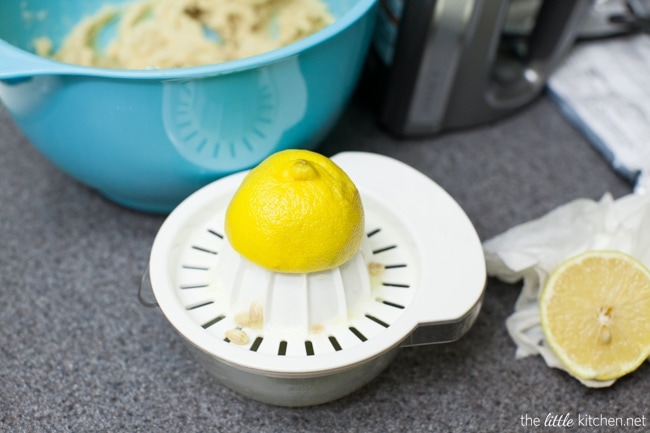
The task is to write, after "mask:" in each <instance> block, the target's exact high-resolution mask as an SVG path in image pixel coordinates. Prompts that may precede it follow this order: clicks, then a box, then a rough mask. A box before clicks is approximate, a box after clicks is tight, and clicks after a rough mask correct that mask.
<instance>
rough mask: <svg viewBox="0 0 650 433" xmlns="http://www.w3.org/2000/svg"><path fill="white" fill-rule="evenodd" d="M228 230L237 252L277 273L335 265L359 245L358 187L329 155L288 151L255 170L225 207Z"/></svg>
mask: <svg viewBox="0 0 650 433" xmlns="http://www.w3.org/2000/svg"><path fill="white" fill-rule="evenodd" d="M225 232H226V236H227V237H228V240H229V241H230V243H231V245H232V246H233V248H234V249H235V251H237V252H238V253H239V254H241V255H242V256H244V257H245V258H247V259H248V260H250V261H252V262H254V263H257V264H258V265H260V266H262V267H264V268H266V269H269V270H272V271H276V272H290V273H309V272H317V271H322V270H326V269H331V268H334V267H337V266H340V265H342V264H343V263H345V262H346V261H348V260H349V259H350V258H352V256H353V255H354V254H355V253H356V252H357V251H358V250H359V247H360V245H361V241H362V239H363V236H364V213H363V206H362V203H361V198H360V196H359V192H358V190H357V188H356V186H355V185H354V183H353V182H352V181H351V180H350V178H349V177H348V175H347V174H346V173H345V172H344V171H343V170H342V169H341V168H340V167H339V166H337V165H336V164H335V163H334V162H333V161H332V160H330V159H329V158H327V157H325V156H323V155H320V154H318V153H316V152H312V151H308V150H294V149H291V150H284V151H281V152H277V153H275V154H273V155H271V156H269V157H268V158H267V159H265V160H264V161H262V163H260V164H259V165H258V166H257V167H255V168H254V169H253V170H251V171H250V172H249V173H248V175H247V176H246V177H245V178H244V180H243V181H242V184H241V185H240V187H239V189H238V190H237V191H236V192H235V195H234V196H233V198H232V200H231V202H230V204H229V206H228V209H227V210H226V221H225Z"/></svg>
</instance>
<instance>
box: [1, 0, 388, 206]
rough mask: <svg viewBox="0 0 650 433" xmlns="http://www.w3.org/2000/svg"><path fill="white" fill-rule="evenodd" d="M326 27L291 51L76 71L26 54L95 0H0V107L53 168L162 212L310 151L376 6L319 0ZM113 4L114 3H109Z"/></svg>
mask: <svg viewBox="0 0 650 433" xmlns="http://www.w3.org/2000/svg"><path fill="white" fill-rule="evenodd" d="M326 2H327V3H328V4H329V7H330V10H331V11H332V13H333V14H334V15H335V16H336V18H337V20H336V21H335V22H334V23H333V24H331V25H330V26H328V27H327V28H325V29H323V30H321V31H320V32H318V33H315V34H314V35H312V36H310V37H307V38H305V39H303V40H301V41H298V42H296V43H294V44H292V45H289V46H286V47H283V48H281V49H277V50H274V51H271V52H268V53H264V54H260V55H257V56H254V57H249V58H245V59H240V60H235V61H230V62H225V63H221V64H214V65H208V66H198V67H192V68H179V69H167V70H147V71H129V70H114V69H102V68H88V67H80V66H74V65H69V64H64V63H60V62H55V61H52V60H49V59H45V58H42V57H39V56H37V55H35V54H33V53H32V52H33V41H34V39H36V38H38V37H42V36H47V37H49V38H50V39H51V40H52V41H53V42H54V44H55V46H56V45H57V44H58V43H59V42H60V41H61V40H62V38H63V37H64V36H65V35H66V34H67V33H68V32H69V31H70V29H71V28H72V27H73V26H74V24H75V23H77V22H78V20H79V19H81V18H82V17H83V16H86V15H88V14H92V13H94V12H96V11H97V10H99V8H100V7H101V6H102V5H103V4H104V3H105V0H66V1H60V2H52V1H51V0H29V1H25V0H13V1H12V0H3V1H2V2H0V100H1V101H2V103H3V104H4V105H5V107H6V109H7V110H8V112H9V113H10V115H11V117H12V118H13V119H14V120H15V122H16V124H17V125H18V126H19V127H20V128H21V130H22V131H23V133H24V134H25V136H26V137H27V138H28V139H29V140H30V141H31V142H32V144H33V145H34V146H35V147H36V148H38V149H39V150H40V151H41V152H42V153H43V154H44V155H45V156H46V157H47V158H48V159H50V160H51V161H52V162H53V163H54V164H55V165H56V166H58V167H59V168H60V169H61V170H63V171H64V172H66V173H68V174H69V175H70V176H72V177H74V178H75V179H77V180H78V181H80V182H82V183H84V184H86V185H88V186H90V187H91V188H94V189H96V190H98V191H99V192H100V193H101V194H103V195H104V196H106V197H107V198H109V199H110V200H113V201H115V202H117V203H119V204H121V205H124V206H126V207H130V208H134V209H138V210H142V211H147V212H156V213H167V212H169V211H171V210H172V209H173V208H174V207H175V206H176V205H177V204H178V203H180V202H181V201H182V200H183V199H184V198H185V197H187V196H188V195H189V194H191V193H192V192H194V191H195V190H197V189H198V188H200V187H202V186H204V185H206V184H207V183H209V182H212V181H213V180H215V179H218V178H220V177H223V176H225V175H228V174H231V173H233V172H237V171H240V170H244V169H248V168H250V167H252V166H254V165H256V164H258V163H259V162H260V161H262V160H263V159H264V158H265V157H266V156H268V155H269V154H271V153H274V152H276V151H279V150H282V149H287V148H304V149H313V148H315V147H316V146H317V145H318V144H319V142H320V141H321V140H322V139H323V138H324V136H325V135H326V134H327V133H328V132H329V131H330V129H331V128H332V126H333V125H334V123H335V122H336V121H337V119H338V118H339V117H340V115H341V113H342V111H343V109H344V108H345V105H346V103H347V101H348V100H349V97H350V95H351V93H352V91H353V89H354V87H355V85H356V83H357V81H358V79H359V76H360V73H361V70H362V67H363V64H364V61H365V58H366V54H367V50H368V47H369V42H370V39H371V36H372V32H373V27H374V22H375V17H374V13H375V9H376V0H326ZM113 3H115V4H118V3H125V1H124V0H122V1H120V0H116V1H113Z"/></svg>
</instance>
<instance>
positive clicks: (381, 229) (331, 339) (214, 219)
mask: <svg viewBox="0 0 650 433" xmlns="http://www.w3.org/2000/svg"><path fill="white" fill-rule="evenodd" d="M331 159H332V160H333V161H334V162H335V163H336V164H337V165H339V166H340V167H341V168H342V169H343V170H344V171H345V172H346V173H347V174H348V176H349V177H350V178H351V179H352V181H353V182H354V183H355V185H356V186H357V189H358V190H359V193H360V195H361V199H362V202H363V206H364V213H365V225H366V227H365V228H366V238H365V239H364V241H363V243H362V247H361V249H360V251H359V252H357V254H356V255H355V256H354V257H353V258H352V259H350V260H349V261H348V262H346V263H345V264H343V265H342V266H340V267H339V268H336V269H333V270H328V271H322V272H315V273H310V274H287V273H275V272H271V271H268V270H266V269H263V268H261V267H260V266H258V265H256V264H254V263H252V262H249V261H248V260H246V259H245V258H243V257H241V256H240V255H239V254H238V253H236V252H235V251H234V250H233V249H232V247H231V246H230V244H229V242H228V239H227V238H226V237H225V234H224V229H223V227H224V219H225V213H226V208H227V207H228V204H229V202H230V200H231V198H232V196H233V195H234V193H235V191H236V190H237V188H238V187H239V185H240V184H241V182H242V180H243V178H244V177H245V175H246V174H247V172H242V173H237V174H234V175H231V176H228V177H225V178H223V179H220V180H218V181H215V182H213V183H212V184H209V185H208V186H205V187H203V188H202V189H200V190H199V191H197V192H196V193H194V194H193V195H191V196H190V197H188V198H187V199H186V200H185V201H184V202H183V203H181V204H180V205H179V206H178V207H177V208H176V209H175V210H174V211H173V212H172V213H171V214H170V215H169V217H168V218H167V219H166V220H165V222H164V223H163V225H162V226H161V228H160V230H159V232H158V234H157V236H156V238H155V240H154V243H153V246H152V250H151V256H150V262H149V278H150V282H151V286H152V289H153V292H154V295H155V298H156V301H157V303H158V305H159V307H160V308H161V310H162V312H163V314H164V315H165V317H166V318H167V319H168V320H169V322H170V323H171V324H172V326H173V327H174V328H175V329H176V330H177V331H178V332H179V333H180V334H181V336H182V337H183V338H184V339H185V341H186V342H187V343H188V345H189V347H190V348H191V349H192V351H193V352H194V353H195V355H196V356H197V358H198V359H199V361H200V362H201V363H202V364H203V366H204V367H205V368H206V369H207V370H208V371H209V372H211V373H212V374H213V375H214V376H216V378H217V379H218V380H219V381H221V382H222V383H224V384H225V385H226V386H228V387H230V388H231V389H233V390H235V391H237V392H239V393H241V394H243V395H246V396H248V397H251V398H253V399H256V400H259V401H262V402H265V403H270V404H275V405H282V406H308V405H315V404H320V403H325V402H328V401H332V400H335V399H337V398H340V397H343V396H345V395H347V394H349V393H351V392H353V391H355V390H357V389H358V388H360V387H362V386H363V385H365V384H366V383H367V382H369V381H370V380H371V379H373V378H374V377H375V376H377V375H378V374H379V373H380V372H381V371H382V370H383V369H384V368H385V367H386V366H387V365H388V364H389V363H390V361H391V360H392V359H393V356H394V355H395V354H396V350H397V349H398V348H399V347H400V346H410V345H420V344H431V343H443V342H449V341H453V340H456V339H458V338H460V337H461V336H462V335H463V334H465V333H466V332H467V331H468V330H469V328H470V327H471V326H472V324H473V323H474V321H475V319H476V316H477V315H478V313H479V310H480V306H481V301H482V296H483V291H484V288H485V282H486V271H485V261H484V257H483V250H482V247H481V243H480V240H479V238H478V236H477V234H476V231H475V230H474V227H473V226H472V224H471V222H470V220H469V219H468V217H467V216H466V214H465V213H464V212H463V210H462V209H461V208H460V206H459V205H458V204H457V203H456V202H455V201H454V200H453V199H452V198H451V197H450V196H449V195H448V194H447V193H446V192H445V191H444V190H443V189H442V188H440V187H439V186H438V185H437V184H436V183H434V182H433V181H432V180H431V179H429V178H428V177H426V176H425V175H423V174H422V173H420V172H418V171H416V170H415V169H413V168H411V167H409V166H408V165H405V164H403V163H401V162H399V161H397V160H395V159H392V158H389V157H386V156H381V155H377V154H372V153H364V152H344V153H340V154H337V155H335V156H334V157H332V158H331ZM297 254H299V252H297Z"/></svg>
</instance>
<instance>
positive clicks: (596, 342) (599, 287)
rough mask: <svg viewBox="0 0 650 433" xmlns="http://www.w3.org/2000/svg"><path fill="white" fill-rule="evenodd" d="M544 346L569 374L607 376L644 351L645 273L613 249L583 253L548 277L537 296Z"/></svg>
mask: <svg viewBox="0 0 650 433" xmlns="http://www.w3.org/2000/svg"><path fill="white" fill-rule="evenodd" d="M540 316H541V323H542V329H543V330H544V336H545V338H546V342H547V344H548V345H549V346H550V347H551V349H552V350H553V352H554V353H555V354H556V356H557V357H558V358H559V360H560V361H561V362H562V364H564V366H565V367H566V368H567V370H568V371H569V372H570V373H571V374H573V375H574V376H575V377H577V378H580V379H584V380H601V381H604V380H612V379H617V378H619V377H621V376H623V375H625V374H628V373H630V372H632V371H634V370H635V369H636V368H637V367H639V365H641V364H642V363H643V361H645V360H646V359H647V358H648V356H649V355H650V271H648V269H647V268H646V267H645V266H644V265H643V264H642V263H641V262H639V261H638V260H636V259H635V258H634V257H632V256H629V255H627V254H624V253H622V252H619V251H589V252H586V253H583V254H581V255H578V256H576V257H574V258H571V259H568V260H567V261H565V262H564V263H562V264H561V265H560V266H559V267H558V268H557V269H556V270H555V271H554V272H553V274H552V275H551V276H550V278H549V280H548V281H547V283H546V286H545V287H544V290H543V291H542V294H541V298H540Z"/></svg>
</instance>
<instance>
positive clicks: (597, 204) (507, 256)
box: [483, 194, 650, 388]
mask: <svg viewBox="0 0 650 433" xmlns="http://www.w3.org/2000/svg"><path fill="white" fill-rule="evenodd" d="M483 249H484V252H485V258H486V264H487V273H488V275H490V276H492V277H496V278H498V279H500V280H502V281H504V282H508V283H516V282H519V281H522V283H523V285H522V290H521V294H520V295H519V298H518V299H517V302H516V303H515V311H514V313H513V314H512V315H511V316H509V317H508V319H507V320H506V327H507V329H508V332H509V334H510V336H511V338H512V340H513V341H514V343H515V344H516V346H517V351H516V356H517V357H519V358H521V357H526V356H530V355H541V356H542V357H543V358H544V361H545V362H546V364H547V365H548V366H549V367H554V368H559V369H562V370H565V371H567V370H566V368H564V366H563V365H562V363H561V362H560V361H559V359H558V358H557V357H556V356H555V354H554V353H553V351H552V350H551V348H550V347H548V346H547V345H546V344H545V343H544V334H543V331H542V328H541V324H540V316H539V303H538V297H539V295H540V292H541V289H542V288H543V287H544V285H545V283H546V280H547V278H548V277H549V275H550V274H551V273H552V272H553V270H554V269H555V268H556V267H557V266H558V265H559V264H560V263H562V262H563V261H565V260H567V259H569V258H571V257H573V256H576V255H578V254H580V253H582V252H585V251H588V250H620V251H623V252H625V253H628V254H630V255H632V256H634V257H636V258H637V259H638V260H640V261H641V262H642V263H644V264H645V265H646V266H649V267H650V196H648V195H646V194H643V195H639V194H630V195H627V196H624V197H621V198H619V199H616V200H615V199H614V198H613V197H612V196H611V195H610V194H606V195H604V196H603V197H602V198H601V199H600V200H599V201H595V200H591V199H577V200H574V201H572V202H569V203H567V204H565V205H562V206H560V207H558V208H556V209H554V210H552V211H551V212H549V213H548V214H546V215H544V216H542V217H541V218H538V219H536V220H532V221H529V222H526V223H524V224H521V225H519V226H516V227H513V228H511V229H509V230H507V231H506V232H504V233H502V234H500V235H497V236H495V237H494V238H492V239H489V240H487V241H485V242H484V243H483ZM576 379H578V380H580V382H582V383H583V384H584V385H586V386H588V387H594V388H597V387H606V386H610V385H611V384H613V383H614V381H613V380H611V381H592V380H581V379H579V378H576Z"/></svg>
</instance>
